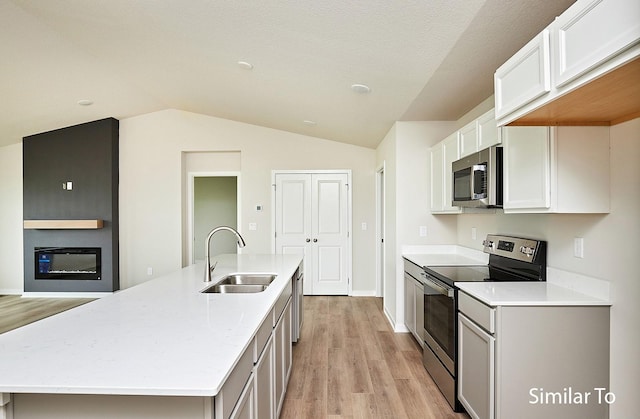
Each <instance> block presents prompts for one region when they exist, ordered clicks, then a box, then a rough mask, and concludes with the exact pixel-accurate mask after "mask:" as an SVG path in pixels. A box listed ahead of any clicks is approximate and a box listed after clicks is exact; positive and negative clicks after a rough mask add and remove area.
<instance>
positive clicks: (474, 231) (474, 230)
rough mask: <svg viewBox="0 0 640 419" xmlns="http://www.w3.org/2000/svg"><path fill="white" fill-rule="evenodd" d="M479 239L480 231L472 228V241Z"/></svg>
mask: <svg viewBox="0 0 640 419" xmlns="http://www.w3.org/2000/svg"><path fill="white" fill-rule="evenodd" d="M477 237H478V230H477V229H476V228H475V227H471V240H475V239H476V238H477Z"/></svg>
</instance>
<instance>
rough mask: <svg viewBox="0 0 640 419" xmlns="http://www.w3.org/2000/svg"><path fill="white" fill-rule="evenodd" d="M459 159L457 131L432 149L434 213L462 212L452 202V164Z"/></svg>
mask: <svg viewBox="0 0 640 419" xmlns="http://www.w3.org/2000/svg"><path fill="white" fill-rule="evenodd" d="M459 158H460V154H459V136H458V132H457V131H456V132H454V133H453V134H451V135H450V136H448V137H447V138H445V139H444V140H443V141H441V142H439V143H438V144H436V145H434V146H433V147H432V148H431V151H430V159H431V212H432V213H435V214H446V213H460V212H461V211H462V209H461V208H460V207H454V206H453V205H451V201H453V192H452V188H453V186H452V184H451V177H452V174H451V163H453V162H454V161H456V160H458V159H459Z"/></svg>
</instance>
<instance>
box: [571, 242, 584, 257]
mask: <svg viewBox="0 0 640 419" xmlns="http://www.w3.org/2000/svg"><path fill="white" fill-rule="evenodd" d="M573 257H576V258H580V259H584V238H582V237H576V238H574V239H573Z"/></svg>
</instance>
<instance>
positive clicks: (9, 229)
mask: <svg viewBox="0 0 640 419" xmlns="http://www.w3.org/2000/svg"><path fill="white" fill-rule="evenodd" d="M22 214H23V213H22V143H18V144H12V145H8V146H5V147H0V266H2V269H0V294H22V291H23V290H24V266H23V262H22V248H23V240H22V237H23V236H22V216H23V215H22Z"/></svg>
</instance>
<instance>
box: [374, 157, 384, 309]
mask: <svg viewBox="0 0 640 419" xmlns="http://www.w3.org/2000/svg"><path fill="white" fill-rule="evenodd" d="M384 173H385V162H384V161H383V162H382V165H380V166H378V168H377V169H376V297H384V275H385V254H386V250H387V248H386V247H385V243H384V241H383V240H384V238H385V219H384V212H385V209H386V207H385V206H386V194H385V192H386V191H385V183H384V181H385V175H384Z"/></svg>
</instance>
